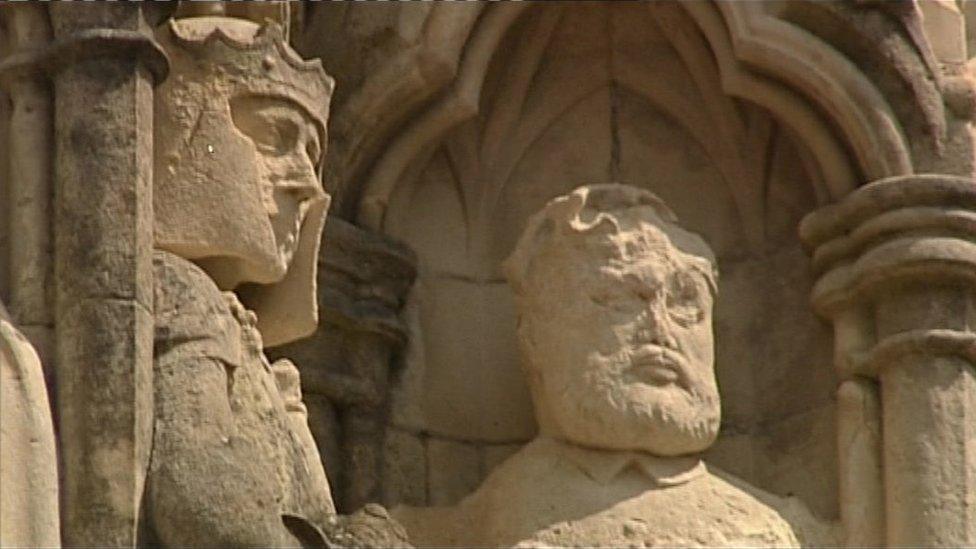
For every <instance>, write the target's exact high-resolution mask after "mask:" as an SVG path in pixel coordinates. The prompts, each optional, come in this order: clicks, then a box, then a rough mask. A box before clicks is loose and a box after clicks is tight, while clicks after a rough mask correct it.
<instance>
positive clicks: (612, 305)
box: [589, 288, 641, 312]
mask: <svg viewBox="0 0 976 549" xmlns="http://www.w3.org/2000/svg"><path fill="white" fill-rule="evenodd" d="M589 298H590V301H591V302H593V304H595V305H598V306H600V307H603V308H606V309H611V310H613V311H617V312H630V311H632V310H640V308H641V301H640V300H639V299H637V298H636V297H635V296H633V295H632V294H628V293H627V292H623V291H620V290H619V289H610V288H607V289H603V290H598V291H594V292H591V293H590V294H589Z"/></svg>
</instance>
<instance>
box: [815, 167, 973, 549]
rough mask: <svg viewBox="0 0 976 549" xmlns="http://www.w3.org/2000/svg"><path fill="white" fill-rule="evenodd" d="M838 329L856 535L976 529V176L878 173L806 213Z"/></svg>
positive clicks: (967, 537) (867, 541) (915, 539)
mask: <svg viewBox="0 0 976 549" xmlns="http://www.w3.org/2000/svg"><path fill="white" fill-rule="evenodd" d="M801 235H802V236H803V238H804V240H805V241H806V243H807V244H808V245H809V246H810V248H811V250H812V254H813V265H814V268H815V269H816V270H817V272H818V274H819V280H818V282H817V284H816V285H815V286H814V289H813V298H812V301H813V305H814V307H815V308H816V309H817V311H818V313H820V314H821V315H823V316H825V317H828V318H830V319H831V320H832V321H833V323H834V330H835V363H836V367H837V369H838V372H839V374H840V377H841V379H842V383H841V386H840V389H839V390H838V401H839V423H840V425H839V429H838V435H839V437H840V438H839V450H840V463H841V477H842V483H841V485H842V486H843V487H844V488H843V492H842V494H841V515H842V522H843V524H844V528H845V533H846V541H847V543H848V544H852V545H878V544H884V543H887V544H889V545H915V546H965V545H971V544H973V543H974V542H976V505H974V502H973V497H974V495H973V494H974V492H973V488H974V486H976V422H974V421H973V419H974V416H976V371H974V364H976V329H974V327H976V183H974V182H973V181H972V180H971V179H967V178H959V177H952V176H944V175H911V176H903V177H895V178H890V179H885V180H881V181H877V182H874V183H871V184H869V185H866V186H864V187H862V188H860V189H858V190H857V191H855V192H853V193H851V194H850V195H849V196H848V197H847V198H846V199H844V200H843V201H841V202H840V203H838V204H836V205H832V206H827V207H825V208H822V209H820V210H819V211H816V212H814V213H812V214H810V215H809V216H808V217H807V218H806V219H805V220H804V222H803V224H802V226H801Z"/></svg>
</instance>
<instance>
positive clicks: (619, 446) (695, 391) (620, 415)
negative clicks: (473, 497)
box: [545, 352, 721, 456]
mask: <svg viewBox="0 0 976 549" xmlns="http://www.w3.org/2000/svg"><path fill="white" fill-rule="evenodd" d="M629 368H630V361H629V359H628V358H627V357H626V354H625V353H624V352H621V353H616V354H614V355H612V356H610V357H607V356H602V357H600V358H595V357H591V363H590V364H588V365H587V367H586V371H585V372H579V371H577V372H572V373H570V375H569V376H565V377H563V376H558V377H561V378H562V379H560V380H558V381H557V380H554V379H548V380H547V381H546V382H545V383H546V385H547V392H548V399H549V401H550V402H551V403H552V404H553V405H554V407H553V409H552V410H551V413H552V417H553V419H554V420H555V422H556V423H557V424H558V428H559V430H560V431H561V434H562V435H563V436H565V437H566V438H567V439H568V440H569V441H570V442H574V443H576V444H580V445H583V446H591V447H597V448H604V449H609V450H635V451H643V452H648V453H651V454H655V455H660V456H675V455H682V454H691V453H697V452H701V451H703V450H705V449H706V448H708V447H709V446H710V445H711V444H712V442H714V440H715V438H716V436H717V435H718V428H719V420H720V418H721V407H720V402H719V395H718V390H717V387H716V386H715V383H714V380H707V379H700V378H701V375H700V374H699V375H698V376H696V372H686V373H685V374H684V375H683V376H682V380H681V381H679V382H675V383H673V384H666V385H652V384H648V383H644V382H641V381H637V380H633V379H628V378H629V377H630V376H628V375H627V370H628V369H629ZM685 369H686V370H688V368H685ZM707 375H711V370H710V369H709V371H708V374H707ZM547 377H548V376H547ZM710 381H711V382H710Z"/></svg>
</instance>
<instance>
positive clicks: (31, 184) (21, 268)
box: [0, 3, 54, 366]
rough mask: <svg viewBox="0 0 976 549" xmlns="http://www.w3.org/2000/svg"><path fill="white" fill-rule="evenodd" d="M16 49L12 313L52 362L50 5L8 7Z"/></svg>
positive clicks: (3, 70) (8, 61)
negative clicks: (46, 71)
mask: <svg viewBox="0 0 976 549" xmlns="http://www.w3.org/2000/svg"><path fill="white" fill-rule="evenodd" d="M0 16H2V17H3V18H4V21H5V22H6V27H7V30H8V32H9V36H10V42H11V51H10V53H9V55H8V56H6V58H5V59H3V60H2V62H0V86H2V87H3V89H4V91H6V92H7V93H8V96H9V98H10V103H11V113H10V126H9V132H10V141H9V148H8V151H7V158H8V161H9V166H8V170H9V171H8V173H6V174H4V175H5V176H6V177H7V181H9V183H6V184H5V185H6V187H7V189H6V191H7V197H6V199H7V202H6V203H5V204H4V207H5V208H6V209H7V211H6V212H5V213H6V215H7V216H8V217H7V219H9V223H8V225H7V227H5V229H6V230H7V231H8V235H10V237H9V242H8V244H9V246H10V255H9V264H8V268H9V273H8V275H9V276H10V280H9V284H10V301H9V307H10V313H11V315H12V316H13V318H14V321H15V322H16V323H17V325H18V327H19V328H20V330H21V331H22V332H23V333H24V335H26V336H27V338H28V339H30V341H31V343H32V344H33V345H34V347H35V348H36V349H37V350H38V351H39V353H40V355H41V358H42V360H43V362H44V364H45V366H49V365H50V354H51V352H52V349H51V346H52V345H53V324H54V314H53V313H54V306H53V304H52V303H51V302H50V299H49V292H48V288H49V281H50V279H51V274H52V267H51V253H52V250H51V248H52V242H51V200H52V196H53V194H54V193H53V186H52V184H51V167H52V166H51V160H52V156H53V152H54V151H53V136H52V133H53V127H52V126H53V118H52V112H51V111H52V107H53V105H52V100H51V86H50V82H49V81H48V79H47V76H46V75H45V74H44V70H43V69H44V63H43V61H44V54H45V52H46V51H47V46H48V44H49V43H50V41H51V25H50V23H49V21H48V17H47V6H45V5H44V4H36V3H21V4H8V5H4V6H2V8H0Z"/></svg>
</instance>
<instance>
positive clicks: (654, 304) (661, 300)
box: [647, 292, 677, 349]
mask: <svg viewBox="0 0 976 549" xmlns="http://www.w3.org/2000/svg"><path fill="white" fill-rule="evenodd" d="M647 324H648V334H649V335H650V339H651V341H650V342H651V343H654V344H655V345H660V346H662V347H667V348H669V349H676V348H677V343H676V342H675V339H674V336H673V334H672V328H673V326H672V324H671V317H670V316H669V315H668V309H667V298H666V297H665V296H664V292H657V293H656V294H655V295H654V296H653V297H651V299H649V300H648V302H647Z"/></svg>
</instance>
